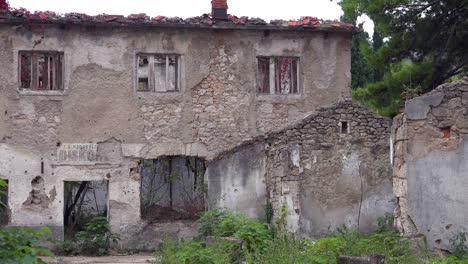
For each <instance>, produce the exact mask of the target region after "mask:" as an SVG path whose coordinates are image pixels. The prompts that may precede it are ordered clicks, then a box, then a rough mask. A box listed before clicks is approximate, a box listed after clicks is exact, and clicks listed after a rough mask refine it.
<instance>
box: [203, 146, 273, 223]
mask: <svg viewBox="0 0 468 264" xmlns="http://www.w3.org/2000/svg"><path fill="white" fill-rule="evenodd" d="M265 161H266V154H265V144H264V143H263V142H259V143H256V144H251V145H248V146H246V147H245V148H244V147H242V148H241V149H236V150H235V151H234V152H232V153H229V154H225V155H222V156H220V157H218V158H217V159H216V160H214V161H210V162H208V164H207V171H206V174H205V175H206V181H207V183H208V199H209V201H208V206H209V207H211V208H229V209H230V210H231V211H235V212H241V213H243V214H245V215H247V216H249V217H252V218H256V219H265V216H266V211H265V209H266V204H267V193H266V183H265V168H266V164H265Z"/></svg>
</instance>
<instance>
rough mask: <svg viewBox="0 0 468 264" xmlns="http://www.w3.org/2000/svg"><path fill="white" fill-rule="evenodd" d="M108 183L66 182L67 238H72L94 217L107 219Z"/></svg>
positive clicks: (65, 221) (64, 214)
mask: <svg viewBox="0 0 468 264" xmlns="http://www.w3.org/2000/svg"><path fill="white" fill-rule="evenodd" d="M108 189H109V188H108V181H66V182H64V208H63V210H64V213H63V217H64V224H65V238H71V237H73V236H74V234H75V233H76V232H79V231H81V230H82V229H83V227H84V225H85V224H86V223H88V222H89V221H90V220H92V219H93V218H94V217H98V216H104V217H107V199H108Z"/></svg>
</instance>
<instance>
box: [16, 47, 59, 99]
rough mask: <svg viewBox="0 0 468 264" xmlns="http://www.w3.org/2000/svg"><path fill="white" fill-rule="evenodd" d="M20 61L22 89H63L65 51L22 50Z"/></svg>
mask: <svg viewBox="0 0 468 264" xmlns="http://www.w3.org/2000/svg"><path fill="white" fill-rule="evenodd" d="M18 61H19V83H20V89H22V90H32V91H46V90H63V53H61V52H56V51H20V52H19V59H18Z"/></svg>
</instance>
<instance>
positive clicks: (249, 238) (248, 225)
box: [200, 209, 271, 251]
mask: <svg viewBox="0 0 468 264" xmlns="http://www.w3.org/2000/svg"><path fill="white" fill-rule="evenodd" d="M200 235H202V236H215V237H235V238H237V239H240V240H242V241H243V242H244V243H245V245H246V248H247V250H249V251H253V250H259V249H263V248H264V247H265V244H266V241H268V240H269V239H271V232H270V231H269V230H268V226H267V225H266V224H263V223H260V222H258V221H257V220H254V219H250V218H248V217H246V216H244V215H242V214H234V213H227V212H224V211H221V210H219V209H213V210H209V211H208V212H206V213H205V214H203V215H202V217H201V219H200Z"/></svg>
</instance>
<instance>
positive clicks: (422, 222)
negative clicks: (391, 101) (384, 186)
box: [392, 78, 468, 250]
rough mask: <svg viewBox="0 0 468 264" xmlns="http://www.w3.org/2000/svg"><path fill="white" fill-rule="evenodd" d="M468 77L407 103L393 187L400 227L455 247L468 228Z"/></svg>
mask: <svg viewBox="0 0 468 264" xmlns="http://www.w3.org/2000/svg"><path fill="white" fill-rule="evenodd" d="M467 109H468V79H466V78H465V79H463V80H461V81H457V82H453V83H448V84H444V85H442V86H439V87H438V88H437V89H435V90H433V91H432V92H430V93H428V94H426V95H423V96H420V97H416V98H414V99H412V100H409V101H407V102H406V106H405V112H404V113H403V114H401V115H399V116H397V117H396V118H395V119H394V124H393V131H392V140H393V149H394V153H393V168H394V170H393V171H394V174H393V186H394V187H393V188H394V193H395V196H396V197H397V202H398V207H397V209H396V210H395V217H396V223H397V227H398V229H399V230H400V231H401V232H402V233H403V234H405V235H406V236H409V237H411V238H413V239H414V240H415V242H420V243H421V244H423V241H424V240H426V242H427V244H428V245H429V246H430V248H439V249H443V250H449V249H450V239H452V238H453V237H454V236H455V235H456V234H458V233H460V232H464V231H465V229H467V228H468V226H467V224H466V217H467V214H468V203H466V201H467V200H468V193H467V192H466V190H467V188H468V178H467V177H466V176H467V171H468V167H467V164H468V160H467V157H468V144H467V138H468V136H467V134H468V115H467V114H468V113H467Z"/></svg>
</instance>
